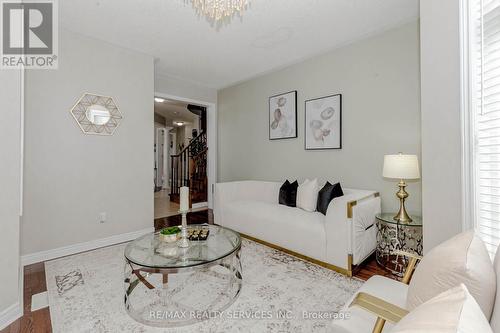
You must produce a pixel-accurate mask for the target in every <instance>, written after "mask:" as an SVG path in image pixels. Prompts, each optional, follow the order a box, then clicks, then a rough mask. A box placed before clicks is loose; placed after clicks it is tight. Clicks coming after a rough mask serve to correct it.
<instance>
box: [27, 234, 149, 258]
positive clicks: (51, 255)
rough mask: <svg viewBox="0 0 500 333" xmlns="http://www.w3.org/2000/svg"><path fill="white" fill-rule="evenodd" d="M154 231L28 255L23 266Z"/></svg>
mask: <svg viewBox="0 0 500 333" xmlns="http://www.w3.org/2000/svg"><path fill="white" fill-rule="evenodd" d="M152 231H154V228H153V227H151V228H146V229H142V230H138V231H132V232H128V233H125V234H120V235H115V236H110V237H106V238H101V239H96V240H93V241H89V242H84V243H78V244H74V245H68V246H64V247H59V248H57V249H52V250H47V251H41V252H36V253H31V254H26V255H23V256H21V265H22V266H26V265H31V264H34V263H37V262H42V261H47V260H51V259H55V258H60V257H65V256H69V255H72V254H76V253H80V252H85V251H90V250H95V249H98V248H100V247H105V246H110V245H115V244H119V243H124V242H128V241H131V240H134V239H136V238H137V237H140V236H142V235H145V234H147V233H149V232H152Z"/></svg>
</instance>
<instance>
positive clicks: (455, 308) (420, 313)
mask: <svg viewBox="0 0 500 333" xmlns="http://www.w3.org/2000/svg"><path fill="white" fill-rule="evenodd" d="M422 332H425V333H492V332H493V331H492V330H491V327H490V324H489V323H488V321H487V320H486V317H485V316H484V314H483V311H482V310H481V308H480V307H479V305H478V304H477V302H476V300H475V299H474V297H472V296H471V294H469V292H468V291H467V288H466V287H465V285H463V284H461V285H460V286H458V287H455V288H452V289H450V290H447V291H445V292H444V293H441V294H439V295H438V296H436V297H434V298H431V299H430V300H428V301H427V302H425V303H423V304H421V305H419V306H418V307H416V308H415V310H413V311H411V312H410V313H408V314H407V315H406V316H405V317H403V319H401V321H400V322H399V323H397V324H396V325H395V326H394V327H393V328H392V330H391V331H390V333H422Z"/></svg>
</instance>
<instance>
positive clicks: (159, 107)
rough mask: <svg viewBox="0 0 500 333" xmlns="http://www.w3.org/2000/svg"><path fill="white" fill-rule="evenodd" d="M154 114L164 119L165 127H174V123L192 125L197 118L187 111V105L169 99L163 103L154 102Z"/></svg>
mask: <svg viewBox="0 0 500 333" xmlns="http://www.w3.org/2000/svg"><path fill="white" fill-rule="evenodd" d="M155 113H157V114H159V115H160V116H162V117H164V118H165V119H166V122H167V126H174V124H173V123H174V121H183V122H185V123H191V124H193V123H194V122H195V121H198V118H199V117H198V116H197V115H195V114H194V113H192V112H191V111H189V110H188V109H187V103H184V102H180V101H174V100H170V99H165V101H164V102H156V101H155Z"/></svg>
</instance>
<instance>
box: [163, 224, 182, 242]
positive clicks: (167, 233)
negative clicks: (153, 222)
mask: <svg viewBox="0 0 500 333" xmlns="http://www.w3.org/2000/svg"><path fill="white" fill-rule="evenodd" d="M180 235H181V229H180V228H179V227H168V228H163V229H161V231H160V234H159V236H160V240H161V241H162V242H166V243H174V242H176V241H177V240H178V239H179V238H180Z"/></svg>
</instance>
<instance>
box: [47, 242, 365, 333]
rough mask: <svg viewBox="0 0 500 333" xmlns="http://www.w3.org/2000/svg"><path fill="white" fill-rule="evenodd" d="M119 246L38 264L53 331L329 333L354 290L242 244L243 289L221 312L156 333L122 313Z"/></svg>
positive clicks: (336, 277) (353, 284)
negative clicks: (43, 281) (221, 313)
mask: <svg viewBox="0 0 500 333" xmlns="http://www.w3.org/2000/svg"><path fill="white" fill-rule="evenodd" d="M124 248H125V244H120V245H116V246H111V247H106V248H102V249H98V250H94V251H90V252H85V253H81V254H77V255H73V256H69V257H64V258H60V259H56V260H52V261H49V262H46V263H45V273H46V279H47V290H48V295H49V306H50V316H51V321H52V328H53V331H54V332H56V333H58V332H61V333H71V332H92V333H94V332H110V333H114V332H168V333H173V332H176V333H177V332H179V333H184V332H259V333H260V332H296V333H298V332H330V331H331V330H330V327H331V324H332V319H331V318H334V317H335V316H337V313H338V312H339V310H340V309H341V308H342V306H343V305H344V303H345V302H347V300H348V299H349V298H350V297H351V296H352V295H353V294H354V293H355V292H356V290H358V289H359V288H360V287H361V285H362V282H361V281H359V280H357V279H352V278H347V277H345V276H343V275H341V274H338V273H336V272H333V271H331V270H328V269H326V268H323V267H321V266H318V265H315V264H312V263H309V262H306V261H303V260H301V259H298V258H296V257H293V256H290V255H288V254H285V253H283V252H281V251H277V250H274V249H271V248H269V247H266V246H263V245H261V244H258V243H255V242H252V241H249V240H246V239H243V241H242V250H241V251H242V252H241V258H242V259H241V260H242V266H243V288H242V290H241V293H240V295H239V297H238V298H237V300H236V301H235V302H234V303H233V304H232V305H231V306H230V307H229V308H228V309H227V310H226V311H225V315H223V316H219V317H217V318H212V319H209V320H206V321H203V322H200V323H196V324H193V325H190V326H184V327H180V328H169V329H158V328H153V327H149V326H145V325H142V324H140V323H138V322H136V321H134V320H133V319H132V318H131V317H129V316H128V314H127V313H126V311H125V308H124V304H123V300H124V285H123V269H124V261H123V251H124ZM199 274H203V273H199ZM235 314H238V315H235ZM283 314H285V315H283Z"/></svg>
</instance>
